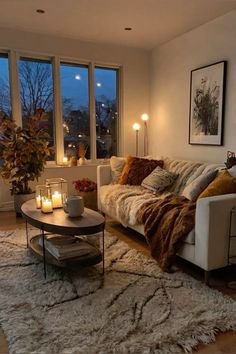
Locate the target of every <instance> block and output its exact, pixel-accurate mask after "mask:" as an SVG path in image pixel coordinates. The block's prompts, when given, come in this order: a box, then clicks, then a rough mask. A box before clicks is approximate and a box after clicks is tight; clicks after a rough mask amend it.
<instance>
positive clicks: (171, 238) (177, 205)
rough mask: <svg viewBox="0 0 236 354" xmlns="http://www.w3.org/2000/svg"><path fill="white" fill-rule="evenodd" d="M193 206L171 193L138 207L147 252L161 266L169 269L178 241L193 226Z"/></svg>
mask: <svg viewBox="0 0 236 354" xmlns="http://www.w3.org/2000/svg"><path fill="white" fill-rule="evenodd" d="M195 210H196V203H194V202H191V201H189V200H188V199H186V198H185V197H182V196H176V195H173V194H171V195H168V196H167V197H165V198H164V199H162V200H157V201H155V202H149V203H145V204H144V205H143V206H142V208H141V209H140V210H139V213H138V220H139V222H141V223H143V224H144V231H145V237H146V240H147V243H148V245H149V247H150V249H151V255H152V257H153V258H155V259H156V260H157V262H158V264H159V266H160V267H161V268H162V269H163V270H165V271H167V270H169V269H170V267H171V264H172V262H173V260H174V257H175V255H176V252H177V251H178V249H179V247H180V246H181V241H183V240H184V238H185V237H186V236H187V235H188V233H189V232H190V231H191V230H192V229H193V227H194V223H195Z"/></svg>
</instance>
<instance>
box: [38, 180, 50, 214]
mask: <svg viewBox="0 0 236 354" xmlns="http://www.w3.org/2000/svg"><path fill="white" fill-rule="evenodd" d="M47 193H48V192H47V186H46V185H44V184H39V185H37V186H36V187H35V203H36V208H37V209H41V208H42V196H47Z"/></svg>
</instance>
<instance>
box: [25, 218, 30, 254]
mask: <svg viewBox="0 0 236 354" xmlns="http://www.w3.org/2000/svg"><path fill="white" fill-rule="evenodd" d="M25 232H26V244H27V248H29V230H28V222H27V220H26V221H25Z"/></svg>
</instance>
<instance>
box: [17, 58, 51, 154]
mask: <svg viewBox="0 0 236 354" xmlns="http://www.w3.org/2000/svg"><path fill="white" fill-rule="evenodd" d="M18 72H19V82H20V100H21V112H22V125H23V127H24V126H25V125H26V123H27V120H28V118H29V117H31V116H33V115H35V114H36V111H37V110H38V109H43V110H44V115H43V119H42V121H41V126H42V127H43V128H44V129H45V130H46V131H47V132H48V134H49V146H50V147H53V148H54V145H55V144H54V124H53V106H54V103H53V78H52V64H51V63H50V61H47V60H39V59H29V58H20V60H19V62H18ZM54 156H55V153H53V154H52V156H50V159H51V160H53V159H54Z"/></svg>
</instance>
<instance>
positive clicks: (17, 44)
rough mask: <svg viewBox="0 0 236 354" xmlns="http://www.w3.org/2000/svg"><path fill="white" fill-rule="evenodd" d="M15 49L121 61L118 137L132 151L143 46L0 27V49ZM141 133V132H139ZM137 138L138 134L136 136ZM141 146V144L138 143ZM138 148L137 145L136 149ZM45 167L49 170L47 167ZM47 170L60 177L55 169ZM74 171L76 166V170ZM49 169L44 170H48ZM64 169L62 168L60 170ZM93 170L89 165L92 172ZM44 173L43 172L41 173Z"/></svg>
mask: <svg viewBox="0 0 236 354" xmlns="http://www.w3.org/2000/svg"><path fill="white" fill-rule="evenodd" d="M1 48H2V49H3V48H8V49H16V50H21V51H26V52H35V53H41V54H49V55H60V56H63V57H68V58H75V59H81V60H86V61H90V60H91V61H95V62H96V63H99V64H102V63H104V64H106V63H107V64H115V65H121V66H122V71H123V75H122V76H123V80H122V102H123V109H122V112H121V113H122V128H121V141H122V151H121V153H122V154H124V155H127V154H134V153H135V133H134V131H133V130H132V125H133V123H134V122H135V121H137V120H138V119H140V116H141V114H142V113H143V112H146V111H147V112H148V111H149V97H150V95H149V84H150V82H149V53H148V52H147V51H145V50H140V49H134V48H128V47H121V46H112V45H101V44H94V43H88V42H81V41H78V40H74V39H66V38H59V37H52V36H45V35H38V34H33V33H28V32H21V31H15V30H9V29H0V49H1ZM141 134H142V132H141ZM140 138H141V139H140V142H141V141H142V137H140ZM141 148H142V147H141ZM140 150H141V149H140ZM47 171H49V170H47ZM52 171H53V172H50V174H54V177H56V176H57V177H60V172H59V170H58V169H54V170H52ZM76 171H77V170H76ZM86 171H87V172H88V167H85V170H84V168H83V167H79V173H80V174H81V175H84V174H86V173H87V172H86ZM72 172H73V173H74V170H73V171H72V170H70V169H68V172H67V176H68V178H71V175H70V174H71V173H72ZM90 172H91V170H90ZM48 173H49V172H47V174H48ZM63 173H64V172H63ZM95 173H96V166H93V172H92V175H95ZM44 177H47V176H45V175H44V176H43V178H44ZM88 177H89V176H88ZM2 186H3V184H2V183H1V182H0V206H1V204H2V203H5V202H7V201H8V200H9V193H8V188H7V187H5V186H3V187H2Z"/></svg>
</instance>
